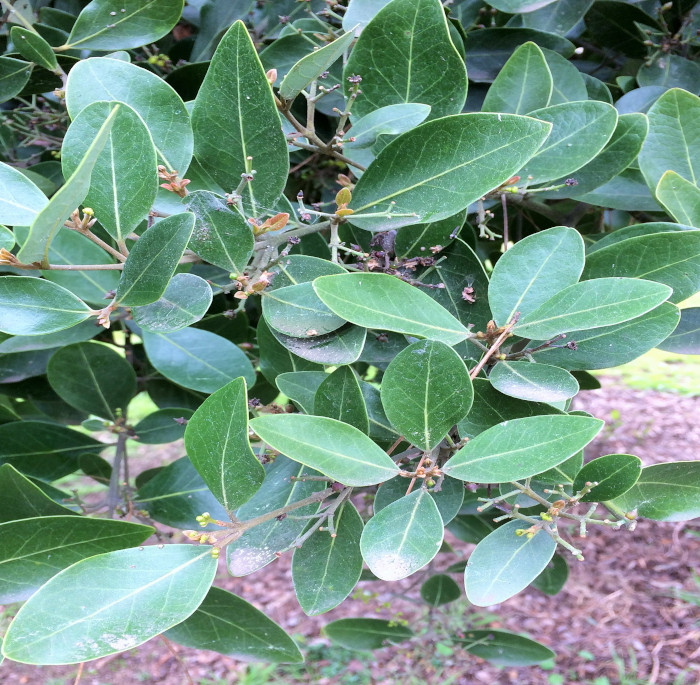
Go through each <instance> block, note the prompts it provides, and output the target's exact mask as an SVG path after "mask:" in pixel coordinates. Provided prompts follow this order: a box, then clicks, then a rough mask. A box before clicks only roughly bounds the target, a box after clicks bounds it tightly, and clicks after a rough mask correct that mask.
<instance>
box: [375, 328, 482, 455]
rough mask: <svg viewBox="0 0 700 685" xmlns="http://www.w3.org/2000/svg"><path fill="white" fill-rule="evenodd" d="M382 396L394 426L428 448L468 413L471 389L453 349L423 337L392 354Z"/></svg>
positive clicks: (472, 392) (385, 375)
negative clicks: (392, 357) (392, 358)
mask: <svg viewBox="0 0 700 685" xmlns="http://www.w3.org/2000/svg"><path fill="white" fill-rule="evenodd" d="M381 397H382V404H383V406H384V411H385V412H386V415H387V417H388V418H389V421H391V423H392V425H393V426H394V428H395V429H396V430H397V431H398V432H399V433H401V434H402V435H403V436H405V438H406V440H407V441H408V442H411V443H413V444H414V445H416V447H419V448H420V449H422V450H423V451H425V452H429V451H430V450H433V449H434V448H435V447H436V446H437V445H438V444H439V443H440V441H441V440H442V439H443V438H444V437H445V436H446V435H447V433H448V432H449V431H450V430H451V429H452V427H453V426H454V425H455V424H456V423H457V422H458V421H461V420H462V419H463V418H464V417H465V416H466V415H467V414H468V412H469V409H470V408H471V406H472V400H473V399H474V390H473V388H472V381H471V378H470V377H469V372H468V371H467V367H466V366H465V365H464V362H463V361H462V360H461V359H460V357H459V355H458V354H457V353H456V352H455V351H454V350H453V349H451V348H450V347H448V346H447V345H445V344H444V343H441V342H436V341H434V340H422V341H420V342H416V343H413V344H412V345H409V346H408V347H407V348H406V349H404V350H402V351H401V352H399V353H398V354H397V355H396V357H394V360H393V361H392V362H391V363H390V364H389V366H388V368H387V370H386V371H385V373H384V377H383V379H382V389H381Z"/></svg>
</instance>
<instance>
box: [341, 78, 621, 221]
mask: <svg viewBox="0 0 700 685" xmlns="http://www.w3.org/2000/svg"><path fill="white" fill-rule="evenodd" d="M441 68H442V67H441ZM599 104H601V105H602V103H599ZM604 106H605V107H609V105H604ZM610 109H611V110H612V113H611V116H612V117H613V118H616V116H617V115H616V114H615V111H614V110H613V109H612V107H610ZM613 128H614V123H613ZM549 131H550V125H549V123H547V122H542V121H536V120H535V119H532V118H529V117H521V116H518V115H515V114H479V113H472V114H455V115H454V116H450V117H444V118H442V119H440V120H435V121H429V122H427V123H425V124H421V125H420V126H418V127H416V128H414V129H412V130H411V131H408V132H407V133H404V134H403V135H401V136H399V137H398V138H396V139H395V140H393V141H392V142H391V143H389V145H387V146H386V147H385V148H384V149H383V150H382V152H381V154H380V155H379V156H378V157H377V159H376V160H375V161H374V162H373V163H372V164H371V165H370V167H369V168H368V169H367V171H366V172H365V173H364V174H363V175H362V178H361V179H360V180H359V181H358V183H357V186H356V187H355V190H354V192H353V200H352V203H351V205H352V209H353V210H354V211H355V214H354V215H353V216H352V223H353V224H354V225H355V226H358V227H360V228H366V229H370V230H375V231H377V230H387V229H388V228H398V227H400V226H405V225H410V224H415V223H424V222H426V221H438V220H439V219H446V218H447V217H449V216H453V215H454V214H456V213H457V212H459V211H460V210H462V209H464V208H466V207H467V206H468V205H470V204H471V203H472V202H475V201H476V200H478V199H479V198H480V197H482V196H483V195H485V194H486V193H487V192H488V191H490V190H493V189H494V188H496V187H498V186H499V185H501V184H502V183H504V182H505V181H507V180H508V179H509V178H510V177H511V176H512V175H513V174H514V173H515V172H516V171H518V169H520V168H522V167H523V165H525V163H526V162H527V161H528V160H529V159H530V158H531V157H532V156H533V155H534V154H535V153H536V151H537V150H538V148H539V147H540V146H541V145H542V143H543V142H544V140H545V138H546V137H547V135H548V133H549ZM610 133H612V130H611V131H610ZM608 137H609V136H608ZM605 142H607V139H606V141H604V142H603V144H605ZM601 147H602V145H601ZM585 161H587V160H585ZM582 164H583V162H582ZM557 175H558V174H557ZM362 212H364V213H377V212H378V213H382V214H384V213H386V212H391V214H392V215H395V214H407V215H408V216H402V217H392V218H390V219H387V217H386V216H379V217H372V218H363V217H362Z"/></svg>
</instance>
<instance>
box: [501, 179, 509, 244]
mask: <svg viewBox="0 0 700 685" xmlns="http://www.w3.org/2000/svg"><path fill="white" fill-rule="evenodd" d="M501 208H502V209H503V252H506V251H507V250H508V202H507V201H506V194H505V193H501Z"/></svg>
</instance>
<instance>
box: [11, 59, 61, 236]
mask: <svg viewBox="0 0 700 685" xmlns="http://www.w3.org/2000/svg"><path fill="white" fill-rule="evenodd" d="M0 59H3V58H0ZM22 64H24V62H23V63H22ZM48 202H49V201H48V199H47V198H46V195H44V193H42V192H41V190H39V188H37V186H36V185H35V184H34V183H33V182H32V181H30V180H29V179H28V178H27V177H26V176H25V175H24V174H23V173H21V172H19V171H18V170H17V169H15V168H14V167H11V166H10V165H9V164H5V163H4V162H0V223H3V224H9V225H10V226H29V225H30V224H31V223H32V222H33V221H34V219H36V217H37V214H39V212H40V211H41V210H42V209H44V207H46V205H47V204H48ZM10 247H11V246H10ZM6 249H9V248H6Z"/></svg>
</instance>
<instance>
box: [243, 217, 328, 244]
mask: <svg viewBox="0 0 700 685" xmlns="http://www.w3.org/2000/svg"><path fill="white" fill-rule="evenodd" d="M329 226H330V222H329V221H319V223H317V224H310V225H307V226H302V227H301V228H295V229H294V230H293V231H287V232H286V233H280V234H279V235H270V237H269V238H267V239H263V240H260V241H259V242H256V243H255V247H254V248H253V249H254V250H255V251H256V252H257V251H258V250H264V249H265V248H267V247H270V246H276V245H282V243H286V242H287V241H288V240H289V239H290V238H303V237H304V236H305V235H310V234H311V233H319V232H320V231H325V230H326V229H327V228H328V227H329Z"/></svg>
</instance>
